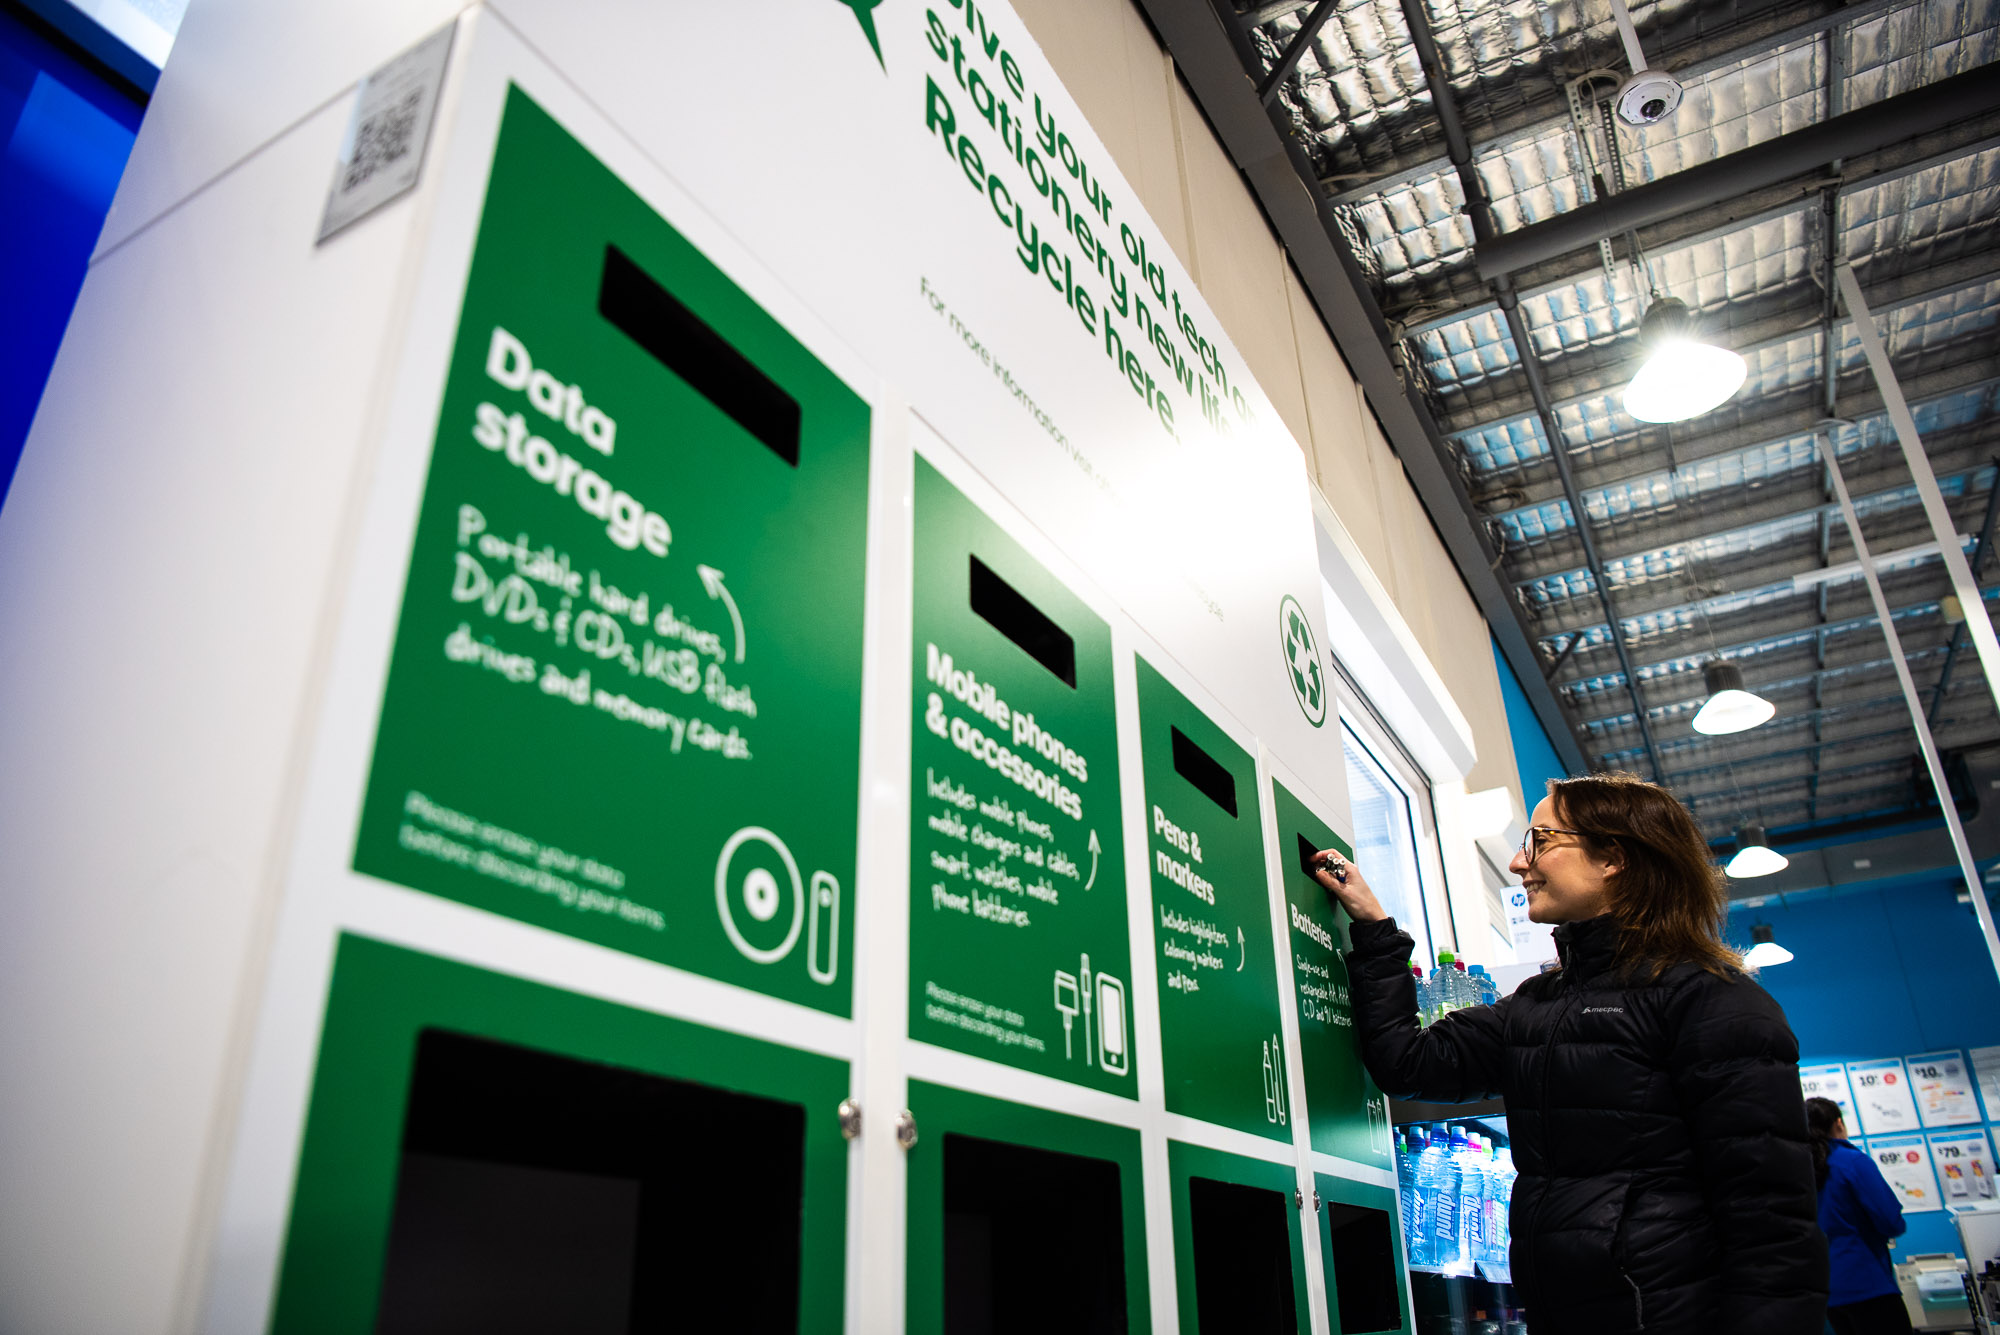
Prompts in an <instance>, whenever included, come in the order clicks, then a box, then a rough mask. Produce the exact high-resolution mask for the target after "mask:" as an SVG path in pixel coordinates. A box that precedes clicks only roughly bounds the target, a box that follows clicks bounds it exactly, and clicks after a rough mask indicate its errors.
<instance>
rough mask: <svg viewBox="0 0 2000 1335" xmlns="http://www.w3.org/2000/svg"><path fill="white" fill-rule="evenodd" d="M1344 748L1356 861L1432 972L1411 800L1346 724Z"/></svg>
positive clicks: (1342, 732) (1342, 749)
mask: <svg viewBox="0 0 2000 1335" xmlns="http://www.w3.org/2000/svg"><path fill="white" fill-rule="evenodd" d="M1340 749H1341V753H1342V754H1343V755H1344V756H1345V757H1346V758H1347V793H1348V799H1349V801H1350V802H1352V803H1353V806H1354V860H1355V861H1356V862H1358V863H1360V864H1361V866H1362V868H1363V869H1364V870H1365V871H1366V872H1367V874H1368V884H1369V885H1370V886H1371V887H1372V888H1373V889H1374V891H1375V897H1376V898H1377V899H1379V900H1381V901H1382V907H1383V908H1385V909H1387V910H1388V911H1389V912H1390V913H1391V914H1392V915H1394V917H1395V919H1396V925H1397V926H1399V927H1401V928H1402V929H1403V930H1404V931H1406V932H1408V933H1409V934H1410V936H1411V937H1412V938H1413V939H1414V940H1415V941H1416V943H1417V956H1418V959H1419V961H1420V962H1421V963H1422V964H1423V965H1424V966H1425V970H1426V972H1428V971H1429V967H1430V964H1431V959H1432V956H1431V939H1430V924H1429V922H1428V920H1427V919H1426V918H1425V916H1424V896H1423V887H1422V885H1421V884H1420V883H1419V882H1418V879H1417V842H1416V834H1415V832H1414V831H1413V830H1412V828H1411V825H1410V799H1409V798H1408V797H1407V796H1405V795H1404V793H1403V790H1402V789H1401V788H1399V787H1397V786H1396V784H1395V782H1394V780H1392V779H1390V777H1389V772H1388V771H1387V770H1385V769H1383V768H1382V766H1381V765H1379V764H1377V763H1376V760H1375V757H1373V756H1371V755H1369V754H1368V752H1367V750H1366V749H1364V748H1363V747H1362V746H1361V745H1360V743H1359V742H1357V741H1356V740H1355V737H1354V734H1353V733H1351V732H1349V731H1348V730H1347V728H1346V727H1345V726H1342V728H1341V730H1340Z"/></svg>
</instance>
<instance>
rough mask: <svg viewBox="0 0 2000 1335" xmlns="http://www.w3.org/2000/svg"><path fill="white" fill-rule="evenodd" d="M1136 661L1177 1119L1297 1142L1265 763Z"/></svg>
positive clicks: (1164, 1026) (1165, 1034)
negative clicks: (1267, 863)
mask: <svg viewBox="0 0 2000 1335" xmlns="http://www.w3.org/2000/svg"><path fill="white" fill-rule="evenodd" d="M1136 663H1137V670H1138V678H1139V749H1140V753H1141V756H1142V759H1143V772H1144V775H1145V780H1146V856H1147V859H1148V861H1147V874H1148V879H1149V883H1150V884H1151V886H1152V893H1153V939H1154V941H1155V943H1156V947H1155V948H1156V950H1157V955H1156V958H1155V959H1154V967H1155V969H1156V971H1157V973H1158V978H1159V997H1160V1044H1161V1062H1162V1065H1163V1066H1164V1068H1165V1071H1164V1074H1165V1077H1166V1101H1167V1110H1168V1111H1169V1112H1177V1113H1184V1114H1186V1115H1187V1116H1189V1117H1198V1118H1200V1119H1202V1120H1203V1121H1205V1122H1214V1123H1217V1124H1218V1125H1221V1126H1228V1127H1234V1128H1235V1129H1236V1130H1238V1131H1248V1132H1250V1133H1252V1134H1253V1135H1260V1136H1269V1137H1271V1138H1272V1139H1274V1140H1281V1141H1285V1142H1287V1143H1289V1142H1290V1140H1291V1138H1292V1131H1291V1109H1290V1107H1289V1104H1290V1102H1291V1093H1290V1090H1289V1089H1288V1088H1287V1082H1286V1079H1285V1054H1284V1044H1283V1040H1282V1034H1283V1031H1284V1025H1283V1022H1282V1019H1281V1016H1280V1013H1279V1009H1278V974H1277V959H1276V955H1275V951H1274V948H1273V946H1272V941H1271V909H1270V901H1269V899H1268V898H1267V895H1268V893H1269V891H1268V885H1269V881H1268V873H1267V872H1266V871H1265V867H1264V836H1263V822H1262V819H1261V816H1260V811H1259V805H1258V801H1257V766H1256V762H1255V760H1253V759H1252V757H1251V755H1250V753H1249V752H1247V751H1245V750H1244V749H1243V748H1242V747H1240V746H1238V745H1237V744H1236V743H1235V742H1233V741H1231V740H1230V738H1229V734H1227V733H1225V732H1224V731H1223V730H1222V729H1221V728H1219V727H1217V726H1216V725H1215V724H1214V723H1213V722H1212V721H1211V720H1210V719H1209V717H1208V716H1207V715H1206V714H1204V713H1203V712H1202V711H1201V710H1200V709H1198V708H1196V707H1195V705H1194V703H1193V702H1192V701H1190V700H1189V699H1188V698H1187V697H1186V696H1185V695H1182V694H1181V693H1180V692H1179V691H1178V690H1176V689H1175V688H1174V687H1173V685H1172V684H1171V683H1169V682H1168V681H1167V679H1166V678H1165V677H1163V676H1161V675H1160V673H1159V671H1158V669H1156V668H1154V667H1153V665H1152V664H1151V663H1148V662H1147V661H1146V660H1145V658H1144V657H1143V656H1141V657H1138V658H1137V660H1136Z"/></svg>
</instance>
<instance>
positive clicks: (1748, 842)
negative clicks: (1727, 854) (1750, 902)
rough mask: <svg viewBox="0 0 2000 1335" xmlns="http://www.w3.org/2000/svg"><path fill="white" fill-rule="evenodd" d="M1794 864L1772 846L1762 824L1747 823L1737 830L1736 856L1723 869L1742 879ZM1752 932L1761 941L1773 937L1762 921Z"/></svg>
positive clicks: (1780, 869)
mask: <svg viewBox="0 0 2000 1335" xmlns="http://www.w3.org/2000/svg"><path fill="white" fill-rule="evenodd" d="M1791 865H1792V860H1791V859H1790V858H1788V857H1786V856H1785V855H1784V854H1783V853H1780V852H1779V851H1778V850H1777V849H1775V848H1773V847H1771V840H1770V836H1768V835H1766V834H1765V833H1764V827H1763V826H1761V825H1745V826H1744V827H1743V828H1742V829H1740V830H1738V831H1737V832H1736V856H1735V857H1733V858H1731V859H1729V865H1728V866H1727V867H1725V868H1724V869H1723V870H1725V871H1727V872H1728V873H1729V874H1730V875H1731V876H1734V877H1737V878H1738V879H1741V878H1743V877H1746V876H1769V875H1770V874H1771V873H1772V872H1774V871H1783V870H1784V869H1785V868H1787V867H1789V866H1791ZM1750 934H1751V935H1752V936H1753V937H1755V938H1756V939H1757V940H1759V941H1768V940H1770V939H1771V929H1770V928H1769V927H1767V926H1765V925H1764V924H1762V923H1759V924H1757V926H1755V927H1753V928H1751V929H1750Z"/></svg>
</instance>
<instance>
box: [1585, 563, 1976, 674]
mask: <svg viewBox="0 0 2000 1335" xmlns="http://www.w3.org/2000/svg"><path fill="white" fill-rule="evenodd" d="M1985 593H1986V598H1987V600H1988V601H1991V600H1993V599H1995V598H2000V585H1990V586H1988V587H1987V589H1986V590H1985ZM1937 609H1938V599H1937V598H1935V597H1928V598H1919V599H1918V600H1916V601H1915V602H1909V603H1904V604H1903V605H1902V606H1900V607H1895V608H1891V609H1890V611H1891V612H1892V613H1893V614H1895V615H1898V616H1901V617H1903V618H1905V619H1907V618H1909V617H1913V616H1923V615H1927V614H1930V613H1933V612H1935V611H1937ZM1874 624H1875V614H1874V612H1872V611H1871V612H1869V613H1868V614H1867V615H1865V616H1851V617H1843V618H1842V619H1840V620H1838V621H1832V620H1828V621H1821V620H1819V619H1818V609H1817V608H1814V609H1813V611H1812V613H1811V614H1810V615H1807V616H1805V617H1802V618H1800V619H1798V620H1797V621H1796V622H1795V623H1794V624H1791V625H1788V626H1787V627H1786V628H1785V629H1782V630H1773V631H1771V632H1770V633H1769V634H1765V635H1760V636H1758V637H1757V638H1755V639H1749V640H1735V641H1732V642H1731V643H1729V644H1725V645H1721V646H1720V647H1716V648H1704V647H1702V646H1701V645H1699V644H1697V645H1695V646H1693V647H1692V648H1691V649H1689V650H1688V651H1687V652H1686V653H1678V654H1671V655H1669V656H1667V657H1665V658H1652V659H1645V660H1643V661H1641V662H1639V663H1638V664H1636V665H1635V667H1636V670H1637V671H1639V672H1640V673H1642V674H1643V673H1645V672H1647V671H1648V670H1650V669H1656V668H1666V667H1669V666H1670V665H1674V664H1678V663H1682V662H1685V661H1688V660H1695V661H1696V663H1697V666H1698V665H1699V663H1700V662H1702V661H1706V660H1707V659H1709V658H1725V659H1734V658H1741V657H1743V656H1745V655H1749V654H1759V653H1783V652H1785V650H1784V649H1781V648H1776V647H1775V646H1778V645H1780V644H1781V643H1782V642H1783V641H1786V640H1796V639H1798V638H1800V637H1801V636H1805V635H1813V636H1815V637H1816V638H1817V639H1818V640H1820V641H1821V642H1822V643H1823V642H1824V640H1825V639H1826V638H1828V637H1830V636H1835V635H1848V634H1852V633H1853V632H1855V631H1860V630H1867V629H1869V628H1870V627H1872V626H1874ZM1817 652H1818V653H1820V654H1821V656H1824V650H1823V649H1818V650H1817ZM1673 670H1674V671H1675V672H1678V671H1681V670H1682V669H1680V668H1678V667H1675V668H1674V669H1673ZM1688 670H1690V671H1692V670H1695V669H1688ZM1612 675H1614V674H1612V673H1608V672H1588V671H1582V672H1579V673H1578V674H1577V675H1576V676H1573V677H1570V678H1568V679H1566V680H1562V681H1557V682H1556V684H1555V685H1556V689H1557V690H1559V691H1564V692H1568V691H1569V689H1570V688H1572V687H1576V686H1581V685H1583V684H1584V683H1586V682H1590V681H1595V680H1596V679H1597V678H1599V677H1608V676H1612ZM1661 675H1663V676H1664V675H1670V674H1667V673H1662V674H1661Z"/></svg>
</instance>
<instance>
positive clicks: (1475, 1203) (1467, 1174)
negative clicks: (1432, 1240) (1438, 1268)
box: [1452, 1132, 1486, 1274]
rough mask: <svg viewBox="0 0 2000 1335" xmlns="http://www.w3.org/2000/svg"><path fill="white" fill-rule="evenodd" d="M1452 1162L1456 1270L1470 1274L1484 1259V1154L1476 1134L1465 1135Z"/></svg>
mask: <svg viewBox="0 0 2000 1335" xmlns="http://www.w3.org/2000/svg"><path fill="white" fill-rule="evenodd" d="M1452 1143H1453V1144H1454V1145H1456V1144H1457V1141H1456V1140H1454V1141H1453V1142H1452ZM1452 1160H1453V1162H1454V1163H1455V1165H1456V1166H1457V1168H1458V1230H1459V1232H1458V1236H1459V1247H1458V1254H1459V1263H1458V1266H1457V1269H1458V1270H1459V1271H1461V1272H1462V1273H1465V1274H1470V1273H1472V1268H1473V1267H1474V1266H1475V1265H1477V1264H1478V1263H1479V1262H1480V1261H1481V1260H1483V1259H1484V1258H1485V1256H1486V1150H1485V1147H1484V1146H1483V1145H1482V1143H1481V1142H1480V1139H1479V1136H1478V1134H1477V1133H1476V1132H1467V1133H1466V1137H1465V1145H1464V1147H1463V1148H1461V1149H1455V1150H1454V1151H1453V1153H1452Z"/></svg>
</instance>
